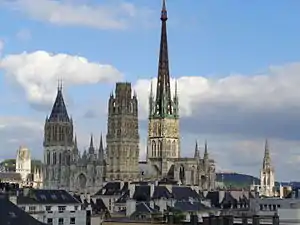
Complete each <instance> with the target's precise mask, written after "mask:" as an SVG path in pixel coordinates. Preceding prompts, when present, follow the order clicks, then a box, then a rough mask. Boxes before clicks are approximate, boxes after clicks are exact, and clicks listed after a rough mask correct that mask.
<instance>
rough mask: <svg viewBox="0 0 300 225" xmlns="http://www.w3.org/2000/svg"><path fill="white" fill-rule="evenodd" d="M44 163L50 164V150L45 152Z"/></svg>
mask: <svg viewBox="0 0 300 225" xmlns="http://www.w3.org/2000/svg"><path fill="white" fill-rule="evenodd" d="M46 163H47V165H50V152H47V159H46Z"/></svg>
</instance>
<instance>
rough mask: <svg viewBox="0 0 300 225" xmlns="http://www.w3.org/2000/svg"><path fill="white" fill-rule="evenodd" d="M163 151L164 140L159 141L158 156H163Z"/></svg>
mask: <svg viewBox="0 0 300 225" xmlns="http://www.w3.org/2000/svg"><path fill="white" fill-rule="evenodd" d="M162 151H163V143H162V140H159V141H158V156H160V157H161V156H162Z"/></svg>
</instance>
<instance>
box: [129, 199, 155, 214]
mask: <svg viewBox="0 0 300 225" xmlns="http://www.w3.org/2000/svg"><path fill="white" fill-rule="evenodd" d="M155 212H158V210H157V209H156V208H155V207H154V208H152V207H151V206H150V203H148V202H140V203H137V205H136V210H135V212H134V213H132V215H131V216H130V217H134V216H135V215H139V214H151V213H155Z"/></svg>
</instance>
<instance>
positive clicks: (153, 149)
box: [152, 141, 156, 157]
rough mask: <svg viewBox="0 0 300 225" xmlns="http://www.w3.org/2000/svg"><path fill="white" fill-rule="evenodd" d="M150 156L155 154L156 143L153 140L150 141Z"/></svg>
mask: <svg viewBox="0 0 300 225" xmlns="http://www.w3.org/2000/svg"><path fill="white" fill-rule="evenodd" d="M152 156H154V157H155V156H156V143H155V141H152Z"/></svg>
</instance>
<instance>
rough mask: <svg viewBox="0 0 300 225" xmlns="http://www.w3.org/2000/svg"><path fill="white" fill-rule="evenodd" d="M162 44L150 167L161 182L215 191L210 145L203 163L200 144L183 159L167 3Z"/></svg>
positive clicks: (153, 105)
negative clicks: (172, 85)
mask: <svg viewBox="0 0 300 225" xmlns="http://www.w3.org/2000/svg"><path fill="white" fill-rule="evenodd" d="M160 19H161V40H160V51H159V62H158V76H157V85H156V96H154V94H153V90H152V85H151V90H150V96H149V122H148V124H149V126H148V141H147V165H148V167H149V168H150V170H151V171H152V175H154V177H157V178H169V179H172V180H174V181H178V182H179V183H181V184H185V185H197V186H200V187H202V188H203V189H213V188H214V185H215V176H216V175H215V165H214V164H215V163H214V161H213V160H211V159H209V155H208V148H207V143H205V150H204V156H203V159H202V158H201V157H200V153H199V149H198V144H197V143H196V146H195V154H194V157H192V158H182V157H181V146H180V129H179V128H180V126H179V100H178V93H177V82H176V83H175V94H174V96H173V98H172V96H171V87H170V69H169V55H168V39H167V20H168V15H167V9H166V4H165V1H163V7H162V11H161V18H160Z"/></svg>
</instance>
